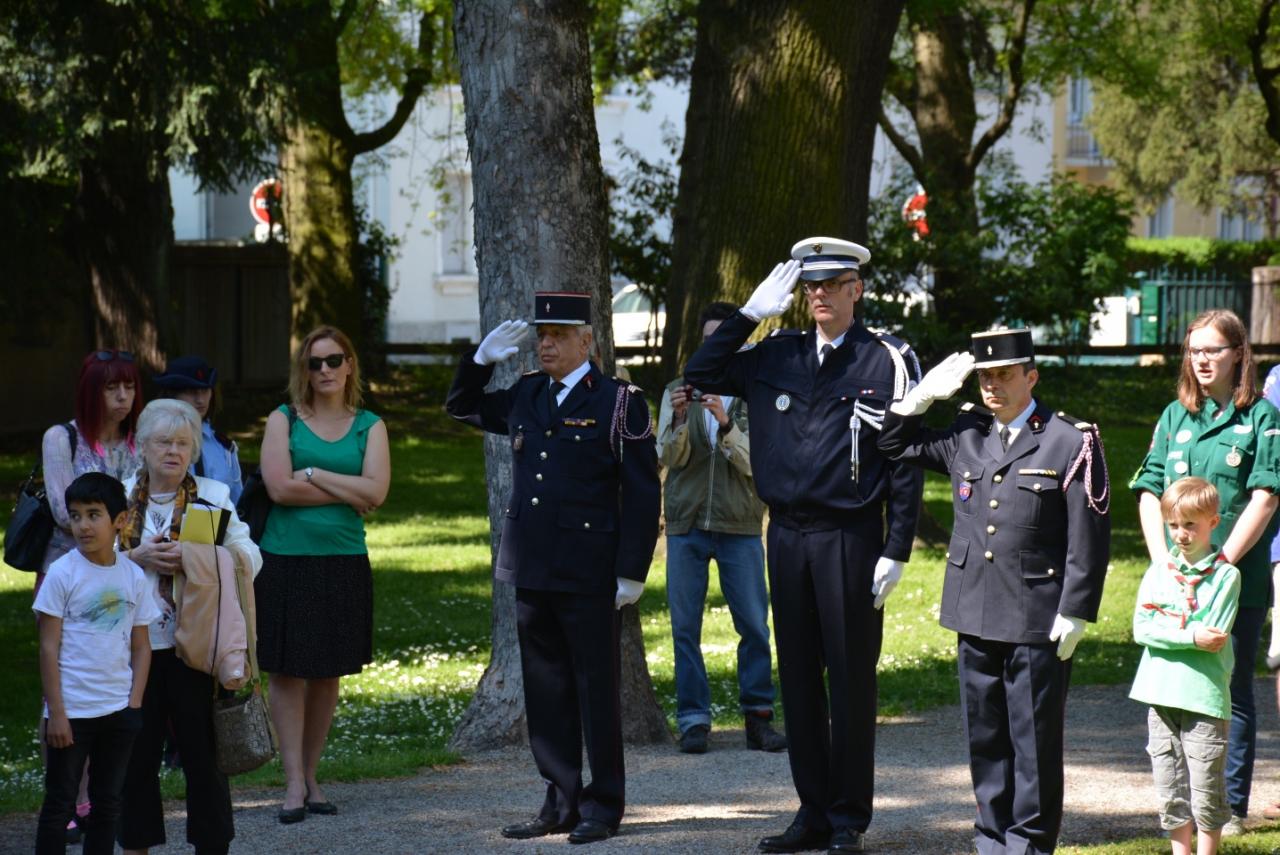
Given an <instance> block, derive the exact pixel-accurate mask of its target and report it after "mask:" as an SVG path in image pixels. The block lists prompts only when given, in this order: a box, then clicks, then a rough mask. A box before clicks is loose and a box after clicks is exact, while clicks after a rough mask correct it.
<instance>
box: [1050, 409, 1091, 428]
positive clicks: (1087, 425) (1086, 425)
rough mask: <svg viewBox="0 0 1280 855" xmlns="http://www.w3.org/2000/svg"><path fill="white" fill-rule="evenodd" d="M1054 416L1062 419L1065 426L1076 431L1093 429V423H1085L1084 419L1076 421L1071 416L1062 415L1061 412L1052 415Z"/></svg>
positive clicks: (1076, 419)
mask: <svg viewBox="0 0 1280 855" xmlns="http://www.w3.org/2000/svg"><path fill="white" fill-rule="evenodd" d="M1054 415H1055V416H1057V417H1058V418H1060V419H1062V420H1063V421H1064V422H1066V423H1067V424H1069V425H1072V426H1073V427H1075V429H1076V430H1081V431H1085V430H1093V429H1094V427H1095V425H1094V423H1093V422H1087V421H1085V420H1084V419H1078V418H1076V417H1075V416H1071V415H1068V414H1066V413H1064V412H1063V411H1062V410H1058V412H1056V413H1054Z"/></svg>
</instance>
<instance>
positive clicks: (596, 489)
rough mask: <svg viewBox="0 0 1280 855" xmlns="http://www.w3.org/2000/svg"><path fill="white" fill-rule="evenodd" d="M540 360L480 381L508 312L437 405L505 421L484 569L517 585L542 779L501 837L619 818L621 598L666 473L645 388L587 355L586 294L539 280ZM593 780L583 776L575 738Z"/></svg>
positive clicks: (508, 336) (493, 358) (468, 417)
mask: <svg viewBox="0 0 1280 855" xmlns="http://www.w3.org/2000/svg"><path fill="white" fill-rule="evenodd" d="M534 298H535V301H536V307H535V311H534V323H535V324H536V325H537V333H538V359H539V362H540V364H541V365H542V369H543V370H542V371H531V372H529V373H527V374H525V375H524V376H523V377H521V378H520V379H519V380H517V381H516V382H515V384H514V385H512V386H511V387H509V388H507V389H497V390H495V391H492V392H486V391H484V388H485V385H486V384H487V383H488V382H489V379H490V378H491V377H492V376H493V366H494V364H495V363H497V362H500V361H502V360H505V359H509V358H510V357H512V356H514V355H515V354H516V352H517V351H518V350H519V343H520V340H521V339H522V338H523V337H524V334H525V332H526V329H527V327H528V324H527V323H525V322H524V321H506V322H504V323H501V324H499V325H498V326H497V327H495V328H494V329H493V330H492V331H490V332H489V334H488V335H486V336H485V337H484V340H483V341H482V342H481V343H480V346H479V347H478V348H476V349H475V350H472V351H470V352H468V353H466V354H464V355H463V357H462V361H461V363H460V364H459V366H458V373H457V375H456V376H455V378H454V381H453V387H452V388H451V389H450V390H449V399H448V402H447V403H446V408H447V409H448V411H449V414H450V415H452V416H453V417H454V418H456V419H459V420H462V421H465V422H468V423H469V424H472V425H475V426H476V427H481V428H483V429H484V430H486V431H489V432H491V433H498V434H503V435H505V436H507V437H508V440H509V442H510V444H511V459H512V469H513V472H512V475H513V484H512V489H511V497H510V499H509V500H508V506H507V508H506V513H505V519H504V521H503V526H502V540H501V544H500V546H499V549H498V558H497V561H496V562H495V563H494V576H495V577H496V578H497V579H498V580H499V581H502V582H506V583H508V584H511V585H515V587H516V629H517V632H518V634H519V638H520V663H521V669H522V672H523V676H524V696H525V713H526V717H527V720H528V725H529V747H530V748H531V749H532V751H533V757H534V761H535V762H536V764H537V767H538V772H539V773H540V774H541V775H542V778H543V780H544V781H545V782H546V784H547V787H546V793H545V797H544V799H543V803H542V806H541V807H540V808H539V810H538V813H537V814H536V815H535V816H534V817H533V819H531V820H528V821H526V822H520V823H516V824H514V825H508V826H506V827H504V828H503V829H502V834H503V836H504V837H510V838H517V839H525V838H532V837H542V836H545V835H548V834H564V833H566V832H567V833H568V835H569V842H570V843H592V842H595V841H598V840H605V839H607V838H609V837H611V836H613V834H614V833H616V832H617V830H618V823H619V822H620V821H621V820H622V814H623V809H624V796H625V780H624V773H623V761H622V717H621V702H620V699H619V686H620V684H619V647H618V644H619V636H618V633H619V623H618V617H617V611H616V610H617V609H620V608H622V607H623V606H624V605H629V604H631V603H634V602H635V601H636V600H638V599H639V598H640V595H641V593H642V592H643V591H644V579H645V575H646V574H647V573H648V572H649V563H650V561H651V560H652V559H653V548H654V545H655V543H656V542H657V539H658V513H659V503H660V493H661V486H660V484H659V481H658V455H657V451H656V448H655V444H654V437H653V423H652V419H651V417H650V415H649V408H648V406H647V405H646V404H645V402H644V398H643V397H642V396H641V394H640V389H639V388H637V387H635V386H632V385H630V384H628V383H624V382H620V381H618V380H616V379H614V378H611V377H607V376H605V375H604V374H602V373H601V371H600V369H599V368H598V367H597V366H596V365H595V364H593V363H592V362H591V361H590V360H589V358H588V357H589V354H590V353H591V347H592V334H591V326H590V324H591V298H590V297H589V296H588V295H586V294H577V293H566V292H538V293H536V294H535V295H534ZM584 743H585V746H586V749H587V759H588V761H589V763H590V766H591V783H590V784H588V785H586V786H585V787H584V786H583V783H582V749H583V746H584Z"/></svg>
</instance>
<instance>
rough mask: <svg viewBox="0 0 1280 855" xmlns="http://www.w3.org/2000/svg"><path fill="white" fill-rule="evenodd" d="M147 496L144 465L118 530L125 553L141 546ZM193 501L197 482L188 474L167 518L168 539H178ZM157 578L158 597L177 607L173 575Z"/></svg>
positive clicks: (147, 483)
mask: <svg viewBox="0 0 1280 855" xmlns="http://www.w3.org/2000/svg"><path fill="white" fill-rule="evenodd" d="M150 497H151V489H150V484H149V478H148V476H147V469H146V467H145V466H144V467H143V468H142V469H141V470H140V471H139V472H138V480H137V482H136V483H135V484H134V485H133V493H132V494H131V495H130V496H129V513H128V516H126V517H125V521H124V528H122V529H121V530H120V544H121V545H122V546H123V547H124V548H125V550H130V549H135V548H137V547H138V546H140V545H141V544H142V533H143V531H145V530H146V525H147V522H146V519H145V518H144V517H143V514H145V513H146V512H147V504H148V502H149V501H150ZM195 498H196V479H195V478H193V477H191V475H187V476H186V477H185V478H183V479H182V484H181V485H179V487H178V492H177V494H175V495H174V497H173V514H172V515H171V516H170V517H169V539H170V540H174V541H176V540H177V539H178V535H179V534H180V533H181V531H182V516H183V514H184V513H185V512H186V508H187V503H188V502H191V501H194V500H195ZM159 577H160V598H161V599H163V600H164V601H165V603H166V604H167V605H168V606H170V607H171V608H176V606H175V605H174V602H173V576H172V575H168V574H164V573H161V574H159Z"/></svg>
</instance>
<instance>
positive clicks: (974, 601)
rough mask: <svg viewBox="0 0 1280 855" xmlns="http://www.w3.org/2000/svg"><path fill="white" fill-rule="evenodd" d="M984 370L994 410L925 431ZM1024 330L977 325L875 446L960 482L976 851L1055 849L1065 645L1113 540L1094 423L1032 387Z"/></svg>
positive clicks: (952, 575)
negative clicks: (966, 348) (942, 403)
mask: <svg viewBox="0 0 1280 855" xmlns="http://www.w3.org/2000/svg"><path fill="white" fill-rule="evenodd" d="M975 367H976V368H977V369H978V385H979V388H980V389H981V390H982V399H983V403H984V404H986V407H978V406H974V405H972V404H965V405H963V406H962V407H961V412H960V415H959V417H958V418H957V419H956V420H955V421H954V422H953V423H952V425H951V426H950V427H949V428H947V429H946V430H938V431H934V430H927V429H925V428H924V427H923V424H922V422H923V420H924V413H925V411H926V410H927V409H928V408H929V405H930V404H931V403H933V402H934V401H935V400H941V399H943V398H948V397H950V396H952V395H954V394H955V393H956V392H957V391H959V389H960V387H961V386H962V385H963V384H964V380H965V378H966V377H967V376H968V375H969V373H970V372H971V371H972V370H973V369H974V368H975ZM1039 376H1040V375H1039V372H1038V371H1037V370H1036V368H1035V353H1034V350H1033V346H1032V340H1031V332H1030V330H1025V329H1017V330H998V331H995V332H986V333H977V334H975V335H974V336H973V337H972V344H971V351H970V352H968V353H955V354H952V355H951V356H949V357H947V358H946V359H945V360H943V362H942V363H941V364H940V365H938V366H937V367H936V368H934V369H932V370H931V371H930V372H929V373H928V374H926V375H925V377H924V380H922V381H921V382H920V385H918V386H916V387H915V388H914V389H912V390H911V391H910V392H909V393H908V394H907V395H906V397H905V398H903V400H901V401H898V402H895V403H894V404H893V405H892V406H890V407H889V412H888V413H887V414H886V415H885V417H884V430H883V431H881V433H880V449H881V451H883V452H884V453H885V454H887V455H888V456H890V457H892V458H894V459H895V460H900V461H907V462H911V463H914V464H916V465H918V466H923V467H925V468H927V469H932V470H934V471H936V472H941V473H943V474H946V475H949V476H950V478H951V490H952V504H953V506H954V508H955V524H954V529H953V532H952V536H951V543H950V546H949V547H948V549H947V563H946V576H945V579H944V582H943V588H942V611H941V622H942V625H943V626H945V627H946V628H948V629H952V630H955V631H956V632H957V633H958V634H959V637H958V647H957V654H956V659H957V664H958V668H959V672H960V689H961V695H962V698H961V711H962V715H963V716H964V728H965V734H966V736H967V737H968V740H969V769H970V773H971V775H972V777H973V789H974V795H975V796H976V798H977V802H978V819H977V822H976V823H975V830H976V834H975V843H976V845H977V849H978V852H979V853H980V854H981V855H1006V854H1007V855H1032V853H1034V855H1047V853H1050V852H1053V850H1054V847H1055V846H1056V845H1057V840H1058V831H1059V829H1060V827H1061V824H1062V795H1063V793H1062V790H1063V783H1062V731H1063V715H1064V712H1065V705H1066V700H1067V686H1068V683H1069V681H1070V676H1071V655H1072V653H1073V652H1074V650H1075V647H1076V644H1077V643H1078V642H1079V640H1080V637H1081V636H1082V635H1083V633H1084V625H1085V622H1086V621H1094V620H1096V619H1097V615H1098V605H1099V603H1100V602H1101V601H1102V584H1103V580H1104V578H1105V576H1106V572H1107V561H1108V559H1109V557H1110V549H1111V518H1110V516H1109V514H1108V505H1109V498H1110V497H1109V484H1108V482H1107V469H1106V461H1105V460H1104V459H1103V456H1102V442H1101V438H1100V437H1099V435H1098V430H1097V428H1096V427H1095V426H1094V425H1092V424H1089V423H1088V422H1084V421H1080V420H1078V419H1075V418H1073V417H1071V416H1068V415H1066V414H1065V413H1062V412H1057V413H1055V412H1053V411H1052V410H1050V409H1049V408H1048V407H1046V406H1045V405H1044V404H1042V403H1040V402H1039V401H1037V400H1036V399H1035V398H1033V397H1032V394H1031V393H1032V390H1033V389H1034V388H1035V386H1036V383H1037V381H1038V380H1039Z"/></svg>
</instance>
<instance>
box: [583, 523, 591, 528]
mask: <svg viewBox="0 0 1280 855" xmlns="http://www.w3.org/2000/svg"><path fill="white" fill-rule="evenodd" d="M582 527H583V528H591V523H583V524H582Z"/></svg>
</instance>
